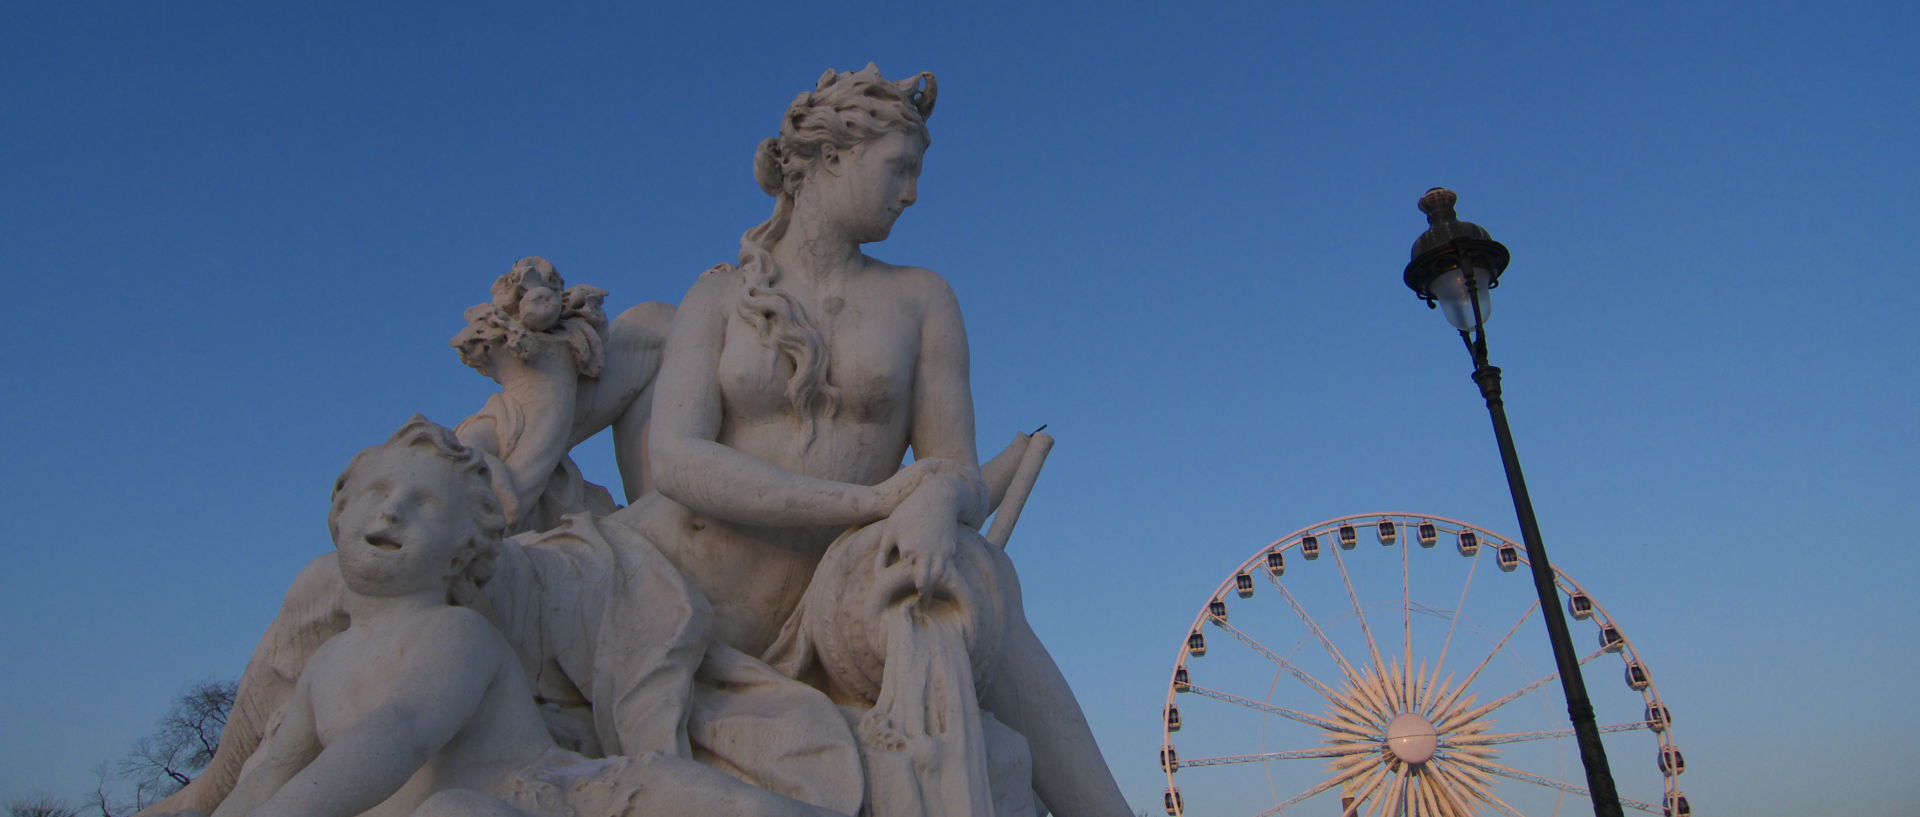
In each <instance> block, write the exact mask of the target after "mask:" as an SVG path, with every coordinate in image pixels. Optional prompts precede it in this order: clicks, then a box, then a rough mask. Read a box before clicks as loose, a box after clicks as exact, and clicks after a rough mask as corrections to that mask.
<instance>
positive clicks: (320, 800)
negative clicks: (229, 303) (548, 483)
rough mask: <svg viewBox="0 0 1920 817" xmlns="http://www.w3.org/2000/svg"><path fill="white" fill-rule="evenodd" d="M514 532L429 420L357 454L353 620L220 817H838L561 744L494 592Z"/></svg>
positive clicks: (339, 514)
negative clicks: (483, 603)
mask: <svg viewBox="0 0 1920 817" xmlns="http://www.w3.org/2000/svg"><path fill="white" fill-rule="evenodd" d="M505 524H506V515H505V514H504V513H503V512H502V509H501V506H500V503H499V500H498V498H497V496H496V494H495V486H494V482H493V479H492V475H491V474H490V469H489V468H488V464H487V461H486V460H485V459H484V457H483V455H481V454H480V453H479V452H476V451H473V450H472V449H468V448H466V447H465V446H462V445H461V444H460V443H459V442H458V441H457V440H456V439H455V438H454V436H453V433H452V432H450V431H448V430H447V429H445V428H442V427H440V426H437V425H434V424H432V423H429V422H427V421H426V420H425V419H424V418H421V417H420V416H419V415H415V416H414V418H413V419H412V420H411V421H409V422H408V423H407V424H406V425H405V426H403V427H401V429H400V430H399V431H398V432H396V433H395V434H394V435H393V438H392V439H391V440H389V441H388V442H387V443H386V444H385V445H382V446H378V447H375V448H370V449H367V450H366V451H364V452H362V453H361V454H360V455H359V456H357V457H355V458H354V459H353V462H352V463H351V464H349V465H348V466H347V471H346V473H344V474H342V475H341V476H340V480H339V482H338V483H336V485H335V487H334V499H333V510H332V512H331V513H330V514H329V518H328V527H329V528H330V529H331V531H332V533H333V539H334V547H335V548H336V551H335V552H336V555H337V564H338V565H339V569H340V574H341V579H342V583H343V584H344V585H345V587H346V601H347V605H346V606H347V612H348V614H349V615H350V616H352V620H353V623H352V625H351V626H349V627H348V628H347V629H346V631H345V632H342V633H340V634H339V635H337V636H334V637H333V638H331V639H329V640H328V641H327V642H326V643H325V644H323V645H321V647H320V649H318V650H317V651H315V652H314V654H313V656H312V658H311V659H309V660H308V661H307V665H306V668H305V670H304V671H303V672H302V673H301V674H300V679H299V682H298V683H297V684H296V685H295V687H294V692H293V697H292V699H291V700H289V701H288V702H287V703H286V704H285V705H284V706H283V707H282V708H281V711H280V713H279V715H278V718H277V723H276V724H275V725H274V726H273V728H272V729H270V730H269V732H268V734H267V736H266V740H265V742H264V743H263V744H262V746H261V748H260V750H259V756H258V758H257V759H256V760H255V761H254V762H251V763H249V764H248V765H247V768H246V769H245V770H244V771H243V772H242V774H241V776H240V781H239V784H238V785H237V786H235V788H234V790H233V793H232V794H230V795H229V796H228V797H227V798H226V799H225V801H223V802H222V803H221V804H220V807H219V808H218V809H217V810H215V811H214V814H213V817H246V815H257V816H259V817H267V816H268V815H287V816H288V817H353V815H359V814H366V815H394V816H395V817H405V815H416V816H417V817H429V816H431V817H456V816H459V817H469V816H472V817H477V815H523V816H524V815H543V814H568V815H571V814H594V815H606V816H607V817H613V816H614V815H632V816H633V817H639V816H640V815H645V814H654V813H662V812H666V811H670V810H671V811H692V812H695V813H703V814H704V813H751V814H766V815H793V817H829V815H830V814H831V812H827V811H825V810H824V809H819V808H815V807H813V806H808V805H806V804H804V803H800V802H797V801H794V800H790V799H787V798H784V797H781V796H779V795H777V794H773V793H772V792H768V791H765V790H763V789H758V788H755V787H753V786H750V785H747V784H745V783H742V782H741V781H739V780H736V779H734V778H732V777H728V776H727V775H725V774H723V773H721V772H719V771H716V770H714V769H712V768H709V767H706V766H703V765H700V764H698V763H695V762H694V761H692V760H689V759H686V758H680V757H673V756H668V755H663V754H660V753H658V752H649V753H643V754H636V755H633V756H629V757H619V758H610V759H604V760H591V759H588V758H586V757H583V756H581V755H579V754H576V753H574V752H569V751H567V750H564V749H561V748H559V747H558V746H557V745H555V744H554V741H553V738H552V736H551V735H549V734H548V731H547V726H546V724H545V722H544V721H543V720H542V719H541V717H540V714H539V710H538V709H537V708H536V707H535V705H534V702H533V689H532V687H531V686H530V685H529V683H528V681H527V678H526V675H525V673H524V672H523V671H522V670H521V668H520V664H519V660H518V658H517V657H516V656H515V654H514V652H513V650H512V649H511V648H510V647H509V646H508V645H507V642H506V641H505V640H504V639H503V638H501V636H500V632H499V631H498V630H496V629H495V628H494V626H493V625H492V624H491V623H489V622H488V621H487V619H486V618H485V617H483V616H481V615H479V614H478V613H475V612H473V611H472V610H470V609H466V608H465V607H463V606H461V605H464V604H467V603H470V602H472V601H474V600H475V599H477V598H478V597H479V588H480V586H482V585H484V584H485V583H487V581H488V580H489V579H490V578H491V576H492V572H493V564H492V560H493V557H494V552H495V549H496V547H497V545H498V542H499V537H500V534H501V532H502V531H503V530H504V528H505Z"/></svg>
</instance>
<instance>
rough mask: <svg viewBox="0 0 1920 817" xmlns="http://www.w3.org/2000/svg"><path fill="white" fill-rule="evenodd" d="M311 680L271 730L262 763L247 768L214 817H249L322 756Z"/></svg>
mask: <svg viewBox="0 0 1920 817" xmlns="http://www.w3.org/2000/svg"><path fill="white" fill-rule="evenodd" d="M307 677H308V676H306V675H304V674H303V675H301V676H300V681H299V682H298V683H297V684H296V685H295V686H294V690H293V698H292V699H291V700H289V701H287V704H286V707H285V708H284V709H283V710H281V713H280V718H279V722H278V723H275V724H272V725H271V726H270V727H269V728H268V731H267V736H266V739H265V742H264V744H263V745H262V746H261V747H260V754H259V756H258V759H256V760H255V761H253V762H252V763H249V764H247V766H246V767H245V770H244V771H243V772H242V773H241V775H240V781H239V782H238V783H237V784H236V785H235V786H234V787H233V792H232V793H230V794H228V795H227V797H226V799H225V800H222V801H220V807H219V808H218V809H215V810H214V812H213V817H245V815H247V814H249V813H251V812H252V811H253V810H254V809H255V808H256V807H258V806H259V805H260V804H261V803H264V802H266V801H267V799H268V798H270V797H272V796H273V794H274V792H277V791H279V790H280V788H281V787H282V786H285V785H286V783H287V781H289V780H292V779H293V777H294V775H297V774H299V773H300V770H301V769H304V768H306V766H307V764H309V763H312V762H313V759H314V758H315V757H317V756H319V754H320V738H319V736H318V734H317V733H316V732H315V731H314V726H313V701H312V698H311V697H310V696H309V695H308V692H307Z"/></svg>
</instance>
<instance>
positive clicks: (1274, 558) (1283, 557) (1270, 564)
mask: <svg viewBox="0 0 1920 817" xmlns="http://www.w3.org/2000/svg"><path fill="white" fill-rule="evenodd" d="M1267 572H1268V573H1271V574H1273V575H1274V577H1275V578H1279V577H1280V576H1281V575H1283V574H1285V573H1286V572H1287V554H1285V553H1281V552H1280V551H1277V550H1276V551H1273V552H1271V553H1268V554H1267Z"/></svg>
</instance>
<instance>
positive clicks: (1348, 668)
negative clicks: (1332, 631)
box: [1267, 573, 1360, 683]
mask: <svg viewBox="0 0 1920 817" xmlns="http://www.w3.org/2000/svg"><path fill="white" fill-rule="evenodd" d="M1267 583H1268V584H1271V585H1273V589H1275V590H1277V591H1279V592H1280V596H1281V597H1282V598H1284V599H1286V600H1287V606H1289V607H1292V608H1293V614H1294V615H1296V616H1299V617H1300V620H1301V621H1302V622H1304V623H1305V624H1306V625H1307V631H1308V632H1311V633H1313V637H1314V638H1315V639H1318V640H1319V641H1320V646H1322V647H1325V648H1327V654H1328V655H1330V656H1332V657H1333V660H1334V663H1337V664H1339V665H1340V671H1341V672H1344V673H1346V675H1347V681H1348V682H1350V683H1358V682H1359V680H1360V674H1359V673H1357V672H1354V671H1353V665H1352V664H1349V663H1347V657H1346V656H1344V655H1341V654H1340V648H1339V647H1335V646H1333V641H1332V639H1329V638H1327V633H1326V631H1324V630H1322V629H1320V625H1319V623H1317V622H1315V621H1314V620H1313V616H1310V615H1307V610H1306V608H1305V607H1302V606H1300V600H1299V599H1296V598H1294V597H1293V591H1291V590H1288V589H1287V586H1286V585H1284V584H1281V583H1280V580H1279V579H1276V578H1274V577H1273V574H1272V573H1268V574H1267Z"/></svg>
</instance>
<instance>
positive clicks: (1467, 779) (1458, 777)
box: [1435, 766, 1526, 817]
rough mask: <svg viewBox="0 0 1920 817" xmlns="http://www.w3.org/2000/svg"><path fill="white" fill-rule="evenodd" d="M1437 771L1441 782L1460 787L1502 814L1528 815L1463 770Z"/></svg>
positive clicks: (1441, 768)
mask: <svg viewBox="0 0 1920 817" xmlns="http://www.w3.org/2000/svg"><path fill="white" fill-rule="evenodd" d="M1435 771H1437V772H1438V773H1439V776H1440V779H1441V780H1444V781H1446V783H1447V785H1449V786H1457V787H1459V788H1460V790H1461V791H1462V792H1463V793H1466V794H1471V795H1473V797H1474V799H1477V800H1479V801H1480V802H1482V803H1486V804H1487V805H1490V806H1493V807H1494V808H1495V809H1497V810H1499V811H1500V812H1501V813H1504V814H1506V815H1508V817H1526V815H1523V814H1521V813H1520V812H1518V811H1516V810H1514V808H1513V806H1509V805H1507V801H1505V800H1502V799H1500V798H1499V797H1498V796H1497V795H1495V794H1494V793H1493V790H1492V789H1490V788H1487V786H1486V784H1484V783H1481V782H1480V781H1478V780H1476V779H1474V777H1473V776H1472V775H1470V774H1466V773H1464V771H1463V770H1462V769H1455V768H1453V767H1450V766H1448V767H1439V768H1436V769H1435Z"/></svg>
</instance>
